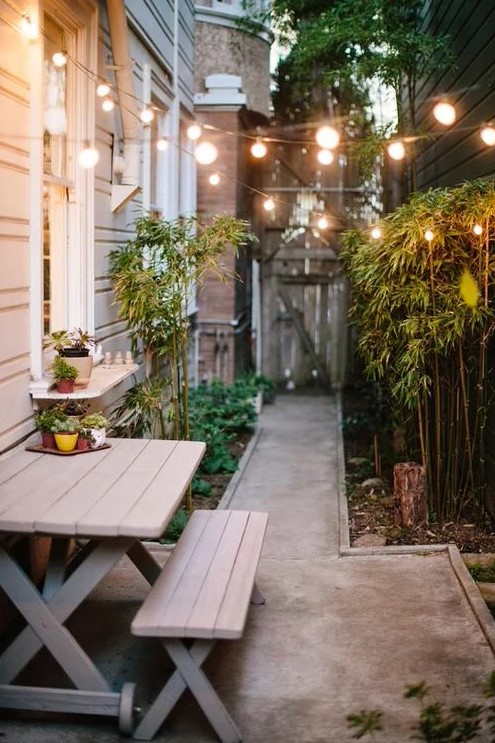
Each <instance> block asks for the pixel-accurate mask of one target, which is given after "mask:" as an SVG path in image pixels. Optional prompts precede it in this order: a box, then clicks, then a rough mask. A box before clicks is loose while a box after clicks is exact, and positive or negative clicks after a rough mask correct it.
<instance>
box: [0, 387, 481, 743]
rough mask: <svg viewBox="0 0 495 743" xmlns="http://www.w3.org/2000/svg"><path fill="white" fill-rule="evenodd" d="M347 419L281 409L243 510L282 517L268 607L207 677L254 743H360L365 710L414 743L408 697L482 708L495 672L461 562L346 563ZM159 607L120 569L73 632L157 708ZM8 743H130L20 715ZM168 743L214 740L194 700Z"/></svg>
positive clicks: (314, 400) (103, 726) (388, 737)
mask: <svg viewBox="0 0 495 743" xmlns="http://www.w3.org/2000/svg"><path fill="white" fill-rule="evenodd" d="M335 405H336V402H335V399H334V398H332V397H307V396H293V397H290V396H282V397H279V398H278V399H277V401H276V403H275V404H274V405H270V406H266V407H265V408H264V410H263V413H262V416H261V421H260V425H261V434H260V435H259V437H258V438H257V440H256V443H255V445H254V447H253V450H252V454H251V456H250V459H249V461H248V462H247V465H246V466H245V469H244V470H243V472H242V475H241V476H240V478H239V479H238V480H237V485H236V488H235V492H234V493H233V495H232V497H231V500H230V502H229V505H228V507H230V508H236V509H243V508H252V509H258V510H266V511H268V513H269V514H270V520H269V527H268V532H267V537H266V540H265V545H264V550H263V555H262V559H261V563H260V568H259V573H258V583H259V585H260V588H261V589H262V591H263V593H264V594H265V597H266V600H267V601H266V604H265V606H253V607H252V608H251V611H250V615H249V619H248V624H247V627H246V632H245V635H244V637H243V639H242V640H240V641H235V642H224V643H220V644H219V645H218V646H217V647H216V648H215V650H214V651H213V653H212V655H211V656H210V658H209V659H208V661H207V663H206V668H207V670H208V675H209V677H210V679H211V680H212V682H213V684H214V685H215V687H216V688H217V689H218V690H219V693H220V696H221V698H222V699H223V700H224V702H225V704H226V706H227V708H228V709H229V711H230V712H231V714H232V716H233V718H234V719H235V720H236V722H237V724H238V726H239V728H240V730H241V731H242V732H243V735H244V741H245V742H246V743H262V742H263V743H342V742H344V741H350V740H351V734H350V732H349V731H348V729H347V723H346V716H347V715H348V714H349V713H351V712H356V711H359V710H361V709H364V708H366V709H371V708H381V709H383V710H384V711H385V716H384V726H385V728H386V729H385V731H384V733H383V734H382V735H380V736H378V737H377V738H376V740H378V741H382V742H383V743H406V741H409V740H410V739H411V737H410V736H411V733H410V730H411V726H412V725H413V724H414V721H415V719H417V707H416V704H415V702H413V701H406V700H404V699H403V690H404V687H405V685H406V684H409V683H414V682H418V681H422V680H424V681H426V682H427V683H428V684H429V685H431V686H432V687H433V688H434V691H435V696H436V698H439V699H441V700H442V701H445V702H446V703H448V704H454V703H470V702H478V703H479V702H480V701H481V699H482V696H481V694H480V692H479V689H480V684H481V683H483V682H484V680H485V679H486V677H487V676H488V674H489V673H490V672H491V671H492V670H493V668H494V667H495V663H494V658H493V651H492V645H491V644H490V641H492V642H493V637H495V633H494V634H493V637H491V636H490V632H491V631H493V630H492V628H491V627H490V626H489V627H488V630H487V629H486V625H485V630H483V624H480V622H479V621H478V619H477V617H476V614H475V613H474V611H473V606H472V602H470V601H468V597H469V586H468V588H467V590H465V587H464V584H463V583H462V581H461V582H460V581H459V579H458V577H457V574H456V572H455V571H454V569H453V567H452V562H451V560H450V558H449V552H448V551H443V552H433V553H431V552H426V551H425V552H421V551H420V554H414V553H412V554H395V553H393V552H389V553H388V554H379V553H375V554H368V553H367V552H366V551H356V550H355V551H351V552H352V556H346V557H341V556H340V555H341V552H340V551H339V523H340V522H341V515H340V511H339V495H338V494H339V477H340V475H339V472H340V469H339V462H338V457H339V447H338V437H339V435H340V434H339V430H338V421H337V415H336V407H335ZM347 552H349V551H347ZM159 554H160V556H161V557H162V558H163V559H165V558H166V552H165V551H163V550H162V551H160V553H159ZM145 592H146V586H145V585H143V581H142V578H141V577H140V576H139V575H138V574H137V572H136V571H135V570H134V569H133V568H132V566H129V565H128V564H127V563H121V564H120V565H119V566H118V567H117V568H116V569H115V570H114V571H113V573H112V574H111V575H110V576H109V577H108V579H107V580H106V581H105V582H104V583H103V584H102V585H101V586H99V587H98V589H97V590H96V591H95V592H94V593H93V594H92V596H91V601H88V602H87V604H86V605H84V606H83V607H81V609H80V610H78V612H77V613H76V615H75V616H74V618H73V619H72V620H71V627H75V628H76V631H77V632H78V636H82V637H83V638H84V643H85V646H86V647H87V648H88V650H89V652H90V653H91V654H93V655H94V656H95V657H96V658H98V662H99V665H100V666H101V668H102V671H103V673H106V674H108V676H109V677H111V678H114V679H115V687H116V688H119V685H120V684H121V683H122V681H123V680H129V679H132V680H136V681H137V683H138V688H139V701H140V703H142V704H143V705H146V704H147V703H148V700H149V699H150V698H151V696H152V694H153V690H154V688H157V687H158V686H160V685H161V683H162V676H163V667H164V665H163V664H164V663H166V660H165V657H164V654H161V652H160V648H159V646H158V644H157V643H154V642H152V641H142V640H140V639H138V638H132V637H130V636H129V633H128V626H129V623H130V621H131V619H132V617H133V615H134V613H135V611H136V610H137V607H138V605H139V598H140V595H143V596H144V594H145ZM466 593H467V594H468V596H467V595H466ZM131 595H132V596H133V598H135V600H134V601H133V602H130V601H129V600H128V598H127V597H128V596H131ZM485 620H486V617H485ZM55 672H56V671H55V669H53V668H52V667H51V665H50V663H49V661H48V660H45V662H44V663H43V664H40V663H38V666H37V671H36V673H37V674H39V675H42V676H43V682H44V683H49V680H50V678H52V677H53V674H55ZM0 734H2V735H3V739H4V740H6V741H13V742H14V741H15V743H24V742H26V743H27V741H30V743H31V741H33V740H35V739H36V740H37V741H40V743H45V742H50V743H51V742H53V743H56V742H58V741H64V743H86V741H96V740H101V741H105V742H107V741H108V742H109V743H116V742H117V741H120V740H121V738H120V736H119V735H118V733H117V732H116V730H115V721H114V720H105V719H101V720H94V721H93V720H91V721H89V720H88V719H83V720H81V721H79V720H75V719H74V718H64V719H62V720H57V721H43V722H40V721H39V720H26V719H25V720H22V721H20V720H18V719H15V718H13V717H10V716H9V717H7V718H6V719H3V720H1V721H0ZM155 740H156V741H158V743H165V741H168V742H170V743H184V742H185V741H188V742H189V743H191V742H192V743H206V742H207V741H214V740H215V736H214V734H213V732H212V731H211V729H210V728H209V726H208V723H207V722H206V721H205V719H204V718H203V716H202V713H201V711H199V710H198V709H197V706H196V704H195V702H194V700H192V699H191V698H190V697H188V695H184V698H183V699H182V700H181V701H180V702H179V704H178V705H177V708H176V709H175V710H174V712H173V713H172V715H171V717H170V718H169V720H168V721H167V723H166V724H165V725H164V726H163V727H162V729H161V730H160V732H159V734H158V735H157V737H156V738H155Z"/></svg>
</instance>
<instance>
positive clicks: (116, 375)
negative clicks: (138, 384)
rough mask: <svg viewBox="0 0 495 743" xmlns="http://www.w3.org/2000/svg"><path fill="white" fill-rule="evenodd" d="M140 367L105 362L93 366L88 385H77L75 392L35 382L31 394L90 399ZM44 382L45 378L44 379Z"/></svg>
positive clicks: (37, 397) (48, 397)
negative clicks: (38, 384) (108, 364)
mask: <svg viewBox="0 0 495 743" xmlns="http://www.w3.org/2000/svg"><path fill="white" fill-rule="evenodd" d="M138 369H139V365H138V364H129V365H127V364H112V365H110V366H105V364H98V365H97V366H94V367H93V371H92V374H91V379H90V381H89V384H88V386H87V387H76V389H75V390H74V392H70V393H68V394H66V393H64V392H57V391H56V390H55V389H53V388H52V389H48V388H46V387H42V386H41V384H40V386H37V384H36V382H33V383H32V384H31V387H30V390H29V392H30V394H31V397H32V398H33V400H66V399H67V398H68V399H69V400H89V399H91V398H95V397H101V396H102V395H104V394H105V392H108V390H111V389H112V387H116V386H117V385H118V384H120V382H123V381H124V379H127V377H130V376H131V374H135V373H136V372H137V371H138ZM42 383H43V380H42Z"/></svg>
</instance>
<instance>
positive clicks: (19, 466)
mask: <svg viewBox="0 0 495 743" xmlns="http://www.w3.org/2000/svg"><path fill="white" fill-rule="evenodd" d="M33 454H34V456H33ZM42 456H43V455H42V454H41V453H36V454H35V453H34V452H29V451H26V450H25V449H24V450H23V451H21V452H18V453H16V454H15V455H13V454H7V455H6V456H5V457H4V458H3V459H2V467H1V469H0V485H2V484H4V483H6V482H7V481H8V480H10V478H11V477H14V475H18V474H19V472H20V471H21V470H23V469H25V468H26V467H29V466H30V465H31V464H34V462H35V461H36V460H37V459H39V457H42Z"/></svg>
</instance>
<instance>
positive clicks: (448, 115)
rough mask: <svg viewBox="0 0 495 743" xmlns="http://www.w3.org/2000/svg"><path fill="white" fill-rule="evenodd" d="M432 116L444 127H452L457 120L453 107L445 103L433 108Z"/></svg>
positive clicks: (442, 102)
mask: <svg viewBox="0 0 495 743" xmlns="http://www.w3.org/2000/svg"><path fill="white" fill-rule="evenodd" d="M433 116H434V117H435V119H436V120H437V121H438V122H439V123H440V124H443V125H444V126H452V124H453V123H454V122H455V120H456V118H457V115H456V111H455V108H454V106H453V105H452V104H451V103H447V102H446V101H441V102H440V103H437V104H436V106H434V107H433Z"/></svg>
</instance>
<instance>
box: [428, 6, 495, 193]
mask: <svg viewBox="0 0 495 743" xmlns="http://www.w3.org/2000/svg"><path fill="white" fill-rule="evenodd" d="M423 19H424V25H425V28H426V29H427V30H428V31H429V32H431V33H434V34H441V35H448V36H449V43H450V46H451V48H452V52H453V54H454V58H455V64H454V65H453V66H451V67H449V68H447V69H444V64H443V63H442V60H439V65H438V70H439V72H437V71H435V72H433V73H432V74H430V75H429V76H428V77H427V78H425V79H424V80H422V81H421V83H420V85H419V86H418V95H417V98H416V102H417V106H418V108H417V111H418V117H417V129H419V130H420V131H422V132H424V133H425V134H426V135H431V140H426V141H425V144H424V147H421V146H420V147H419V150H420V154H419V155H418V157H417V160H416V162H417V176H418V188H419V189H420V190H424V189H426V188H432V187H433V188H434V187H437V186H453V185H455V184H458V183H461V182H462V181H465V180H469V179H472V178H479V177H485V176H491V175H493V174H494V172H495V161H494V158H493V150H492V149H491V148H488V147H486V146H485V145H484V144H483V143H482V141H481V140H480V138H479V127H480V126H481V125H482V124H483V123H485V122H488V121H490V120H491V119H492V118H493V116H494V112H495V86H494V83H495V72H494V67H493V63H494V61H495V51H494V40H495V5H493V3H489V2H486V0H472V2H469V3H467V2H465V0H426V2H425V3H424V9H423ZM442 96H446V97H448V99H449V101H450V102H451V103H453V104H454V105H455V107H456V109H457V112H458V119H457V121H456V123H455V124H454V125H453V126H452V127H451V128H449V129H446V128H445V127H442V125H441V124H439V123H437V122H436V121H435V120H434V118H433V116H432V108H433V106H434V105H435V103H436V102H437V100H438V97H442ZM421 150H422V151H421Z"/></svg>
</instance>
